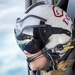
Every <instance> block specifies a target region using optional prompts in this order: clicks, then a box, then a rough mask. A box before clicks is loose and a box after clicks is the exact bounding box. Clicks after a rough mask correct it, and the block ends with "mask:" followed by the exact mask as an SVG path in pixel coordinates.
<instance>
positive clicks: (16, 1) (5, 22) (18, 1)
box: [0, 0, 27, 75]
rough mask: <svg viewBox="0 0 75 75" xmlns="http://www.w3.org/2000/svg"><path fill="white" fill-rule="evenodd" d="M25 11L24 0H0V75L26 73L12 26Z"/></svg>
mask: <svg viewBox="0 0 75 75" xmlns="http://www.w3.org/2000/svg"><path fill="white" fill-rule="evenodd" d="M24 12H25V0H0V75H27V62H26V56H25V55H24V53H23V52H22V51H21V50H20V48H19V47H18V45H17V43H16V40H15V36H14V28H15V26H16V23H15V22H16V19H17V18H18V17H22V16H23V15H24Z"/></svg>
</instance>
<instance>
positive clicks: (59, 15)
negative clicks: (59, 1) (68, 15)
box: [52, 6, 63, 17]
mask: <svg viewBox="0 0 75 75" xmlns="http://www.w3.org/2000/svg"><path fill="white" fill-rule="evenodd" d="M52 9H53V13H54V15H55V16H56V17H62V16H63V10H61V11H59V10H58V9H57V7H55V6H53V8H52Z"/></svg>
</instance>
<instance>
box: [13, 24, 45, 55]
mask: <svg viewBox="0 0 75 75" xmlns="http://www.w3.org/2000/svg"><path fill="white" fill-rule="evenodd" d="M44 27H45V25H26V26H25V27H23V28H22V29H21V30H20V29H19V28H18V27H16V28H15V29H14V32H15V37H16V40H17V44H18V45H19V47H20V48H21V50H22V51H24V50H26V51H27V52H29V53H31V54H34V53H37V52H38V51H39V50H40V49H42V48H43V47H44V46H45V45H44V42H43V41H42V39H41V37H40V34H39V28H44Z"/></svg>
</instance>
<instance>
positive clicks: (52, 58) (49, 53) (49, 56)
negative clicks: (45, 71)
mask: <svg viewBox="0 0 75 75" xmlns="http://www.w3.org/2000/svg"><path fill="white" fill-rule="evenodd" d="M42 52H43V54H44V55H45V57H46V58H47V59H49V60H50V62H51V64H50V65H49V67H51V68H52V70H56V69H57V67H56V62H55V59H56V58H58V56H57V54H53V53H52V51H51V50H50V49H49V50H48V49H46V48H44V49H43V50H42ZM55 57H56V58H55Z"/></svg>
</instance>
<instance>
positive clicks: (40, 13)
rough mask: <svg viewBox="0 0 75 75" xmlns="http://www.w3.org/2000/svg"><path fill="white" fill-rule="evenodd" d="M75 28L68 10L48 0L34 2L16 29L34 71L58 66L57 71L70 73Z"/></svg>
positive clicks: (18, 20)
mask: <svg viewBox="0 0 75 75" xmlns="http://www.w3.org/2000/svg"><path fill="white" fill-rule="evenodd" d="M72 31H73V23H72V21H71V19H70V17H69V16H68V14H67V13H66V12H65V11H64V10H62V9H60V8H59V7H57V6H53V5H49V4H45V3H44V2H38V3H36V4H34V5H31V6H30V7H29V8H28V9H27V10H26V12H25V16H24V17H23V18H22V19H20V18H18V19H17V21H16V27H15V29H14V32H15V37H16V41H17V43H18V45H19V47H20V48H21V50H22V51H23V52H24V54H25V55H26V56H27V62H28V65H29V68H30V69H31V70H33V71H35V70H41V69H45V70H46V71H47V72H49V71H52V70H54V72H55V75H56V72H57V71H55V70H59V71H65V72H67V73H69V71H68V68H69V66H70V65H72V64H73V63H74V59H72V57H74V54H75V51H74V52H72V51H73V49H74V40H73V36H72ZM71 53H73V54H72V55H70V54H71ZM69 55H70V57H69ZM71 56H72V57H71ZM68 57H69V58H71V59H69V58H68ZM54 72H53V73H54ZM53 73H52V74H53ZM69 74H70V73H69ZM53 75H54V74H53ZM57 75H58V74H57ZM59 75H67V74H59ZM70 75H72V73H71V74H70Z"/></svg>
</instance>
